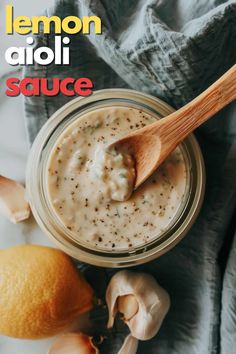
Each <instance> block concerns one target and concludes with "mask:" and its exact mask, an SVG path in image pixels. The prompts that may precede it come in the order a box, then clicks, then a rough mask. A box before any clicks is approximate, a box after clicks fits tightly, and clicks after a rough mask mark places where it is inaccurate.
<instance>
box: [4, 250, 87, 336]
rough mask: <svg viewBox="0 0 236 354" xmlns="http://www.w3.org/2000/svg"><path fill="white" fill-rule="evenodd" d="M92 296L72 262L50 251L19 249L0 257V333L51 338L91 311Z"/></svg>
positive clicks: (65, 256)
mask: <svg viewBox="0 0 236 354" xmlns="http://www.w3.org/2000/svg"><path fill="white" fill-rule="evenodd" d="M92 300H93V291H92V289H91V287H90V285H89V284H88V283H87V282H86V281H85V279H84V278H83V277H82V276H81V274H80V273H79V272H78V270H77V269H76V268H75V267H74V265H73V263H72V262H71V259H70V258H69V257H68V256H67V255H65V254H64V253H63V252H61V251H59V250H56V249H54V248H49V247H43V246H38V245H18V246H15V247H11V248H8V249H6V250H1V251H0V333H1V334H3V335H6V336H10V337H16V338H28V339H37V338H43V337H48V336H51V335H54V334H56V333H58V332H60V331H61V330H63V329H64V328H66V327H67V326H68V325H69V324H70V323H71V322H72V321H73V320H74V319H75V318H76V317H78V316H79V315H80V314H82V313H84V312H86V311H88V310H90V309H91V308H92Z"/></svg>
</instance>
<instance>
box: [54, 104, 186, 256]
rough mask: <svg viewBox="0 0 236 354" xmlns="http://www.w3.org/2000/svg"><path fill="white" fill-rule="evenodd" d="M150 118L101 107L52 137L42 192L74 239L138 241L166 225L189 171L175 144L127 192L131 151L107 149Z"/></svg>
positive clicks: (110, 245) (104, 244)
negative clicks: (140, 182)
mask: <svg viewBox="0 0 236 354" xmlns="http://www.w3.org/2000/svg"><path fill="white" fill-rule="evenodd" d="M154 121H155V119H154V118H153V117H152V116H150V115H149V114H146V113H144V112H143V111H139V110H138V109H134V108H128V107H106V108H101V109H97V110H94V111H92V112H90V113H87V114H84V115H83V116H82V117H80V118H78V119H77V120H76V121H75V122H73V123H72V124H71V125H70V126H69V127H68V128H67V129H65V131H64V132H63V133H62V134H61V136H60V137H59V138H58V140H57V142H56V144H55V146H54V148H53V151H52V153H51V155H50V158H49V163H48V175H47V184H48V195H49V200H50V202H51V205H52V207H53V209H54V211H55V213H56V215H57V216H58V218H59V219H60V221H61V222H62V223H63V224H64V225H65V226H66V227H67V228H68V230H69V231H70V232H71V233H72V234H73V236H74V237H75V238H77V239H78V240H80V241H82V242H85V243H88V244H89V246H91V247H95V248H99V249H104V250H109V249H114V250H123V249H128V248H134V247H138V246H141V245H143V244H146V243H148V242H150V241H152V240H153V239H155V238H157V237H158V236H160V235H161V234H162V233H163V232H164V231H165V230H167V229H168V227H169V225H170V223H172V222H173V219H174V218H175V216H176V214H177V213H178V212H179V211H180V210H181V208H182V205H183V198H184V196H185V195H186V189H187V175H188V173H189V171H188V168H187V166H186V163H185V160H184V158H183V155H182V153H181V150H180V148H177V149H176V150H175V151H174V152H173V153H172V154H171V155H170V156H169V158H168V159H167V160H166V161H165V162H164V163H163V164H162V166H161V167H160V168H159V169H158V170H157V171H156V172H155V173H154V174H153V175H152V176H151V177H150V178H149V179H148V180H147V181H146V182H145V183H144V184H143V185H142V186H141V187H140V188H138V190H136V191H135V192H134V193H133V194H132V190H133V185H134V181H135V166H134V161H133V159H132V157H131V156H130V154H129V153H128V152H127V153H126V152H122V153H121V152H116V151H114V150H109V149H107V146H108V145H109V144H111V143H112V142H114V141H116V140H118V139H120V138H121V137H123V136H125V135H127V134H128V133H129V132H130V131H134V130H136V129H139V128H141V127H144V126H146V125H147V124H150V123H153V122H154ZM131 194H132V195H131ZM130 195H131V197H130ZM129 197H130V199H129ZM120 201H122V202H120Z"/></svg>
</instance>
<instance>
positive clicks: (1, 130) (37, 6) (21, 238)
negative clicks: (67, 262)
mask: <svg viewBox="0 0 236 354" xmlns="http://www.w3.org/2000/svg"><path fill="white" fill-rule="evenodd" d="M4 3H5V4H6V3H8V4H13V5H14V8H15V16H17V15H18V16H19V15H26V16H32V15H38V14H40V13H41V12H42V9H43V8H45V7H46V6H48V5H49V3H50V1H49V0H40V1H39V2H36V1H32V2H31V1H29V0H13V1H6V0H4V1H3V0H1V2H0V31H1V36H0V53H1V57H0V76H1V75H3V74H4V73H6V72H9V71H11V70H12V69H13V70H16V69H17V67H11V66H9V65H8V64H7V63H6V62H5V59H4V52H5V49H6V48H8V47H10V46H18V45H19V44H20V43H22V45H23V46H24V43H25V38H26V37H25V36H7V35H4V32H5V9H4ZM18 75H20V74H19V73H18ZM11 76H12V75H11ZM0 89H1V96H0V174H1V175H5V176H8V177H10V178H13V179H16V180H18V181H20V182H23V183H24V179H25V167H26V162H27V155H28V145H27V140H26V134H25V127H24V112H23V100H22V96H18V97H16V98H12V97H11V98H9V97H7V96H6V95H5V94H4V91H5V79H4V80H2V79H1V88H0ZM25 242H28V243H38V244H45V245H51V246H52V243H51V242H50V241H49V240H48V238H47V237H46V236H45V235H44V234H43V233H42V232H41V231H40V230H39V228H38V227H37V226H36V225H35V223H34V222H33V220H30V222H29V221H28V222H26V223H21V224H18V225H14V224H11V223H10V222H9V221H8V220H7V219H5V218H4V217H2V216H1V215H0V249H4V248H7V247H9V246H13V245H16V244H19V243H25ZM39 271H40V269H39ZM0 321H1V319H0ZM52 341H53V339H48V340H40V341H27V340H17V339H12V338H7V337H4V336H0V354H32V353H34V354H46V353H47V351H48V349H49V346H50V343H51V342H52Z"/></svg>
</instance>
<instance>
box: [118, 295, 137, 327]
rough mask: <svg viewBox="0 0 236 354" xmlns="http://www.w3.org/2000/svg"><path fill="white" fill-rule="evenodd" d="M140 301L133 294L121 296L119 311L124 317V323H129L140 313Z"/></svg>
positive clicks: (119, 298)
mask: <svg viewBox="0 0 236 354" xmlns="http://www.w3.org/2000/svg"><path fill="white" fill-rule="evenodd" d="M138 308H139V306H138V301H137V300H136V298H135V296H134V295H133V294H129V295H124V296H119V297H118V298H117V309H118V311H119V312H120V313H121V314H122V315H123V316H124V317H123V319H124V321H129V320H130V319H131V318H132V317H133V316H134V315H136V313H137V312H138Z"/></svg>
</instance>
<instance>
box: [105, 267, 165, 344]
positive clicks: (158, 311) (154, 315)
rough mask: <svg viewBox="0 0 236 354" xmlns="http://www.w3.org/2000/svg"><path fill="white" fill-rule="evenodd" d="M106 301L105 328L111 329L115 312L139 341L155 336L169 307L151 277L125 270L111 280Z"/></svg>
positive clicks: (163, 292) (162, 291) (160, 289)
mask: <svg viewBox="0 0 236 354" xmlns="http://www.w3.org/2000/svg"><path fill="white" fill-rule="evenodd" d="M106 302H107V306H108V310H109V320H108V327H109V328H110V327H112V326H113V323H114V318H115V316H116V313H117V312H121V313H122V314H123V315H124V318H123V319H124V322H125V323H126V324H127V326H128V327H129V329H130V332H131V335H132V336H133V337H135V338H137V339H140V340H147V339H150V338H152V337H154V336H155V334H156V333H157V332H158V330H159V328H160V326H161V324H162V321H163V319H164V317H165V315H166V314H167V312H168V310H169V307H170V298H169V295H168V294H167V292H166V291H165V290H164V289H163V288H162V287H161V286H160V285H158V284H157V282H156V280H155V279H154V278H153V277H152V276H151V275H148V274H145V273H133V272H129V271H127V270H123V271H120V272H118V273H116V274H115V275H114V276H113V277H112V279H111V281H110V283H109V285H108V288H107V292H106Z"/></svg>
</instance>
